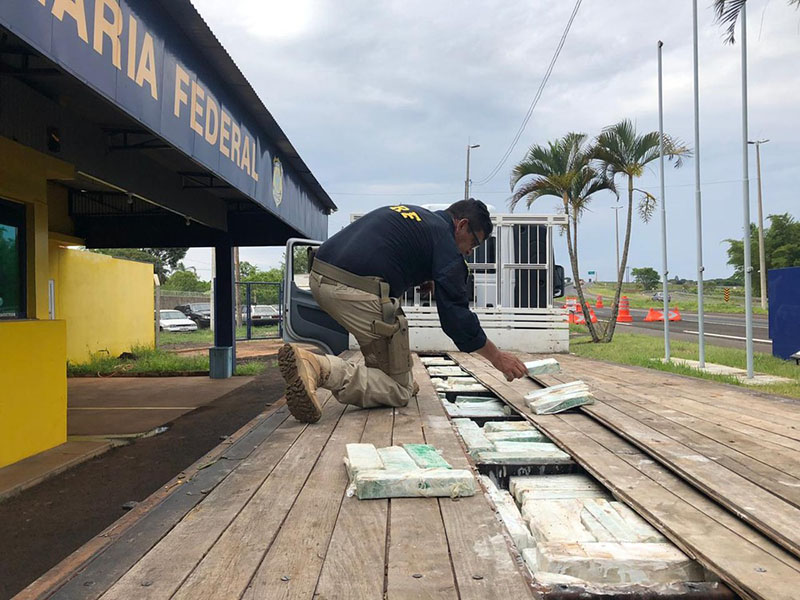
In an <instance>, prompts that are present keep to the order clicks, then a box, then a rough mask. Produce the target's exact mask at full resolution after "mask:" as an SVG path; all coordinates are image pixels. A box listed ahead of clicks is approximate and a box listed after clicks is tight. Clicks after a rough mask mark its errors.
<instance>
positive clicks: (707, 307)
mask: <svg viewBox="0 0 800 600" xmlns="http://www.w3.org/2000/svg"><path fill="white" fill-rule="evenodd" d="M660 289H661V288H659V289H658V290H655V291H649V292H643V291H642V290H640V289H639V288H638V286H636V285H633V284H625V285H623V286H622V295H623V296H627V297H628V300H629V301H630V306H631V308H644V309H647V308H658V307H660V306H661V304H662V303H661V302H657V301H655V300H653V299H652V295H653V294H654V293H655V292H656V291H660ZM615 292H616V288H615V287H614V286H613V285H612V284H607V283H602V282H601V283H591V284H589V285H588V286H584V296H585V297H586V301H587V302H589V304H590V305H591V306H592V307H593V306H594V303H595V301H596V299H597V298H596V297H597V296H598V295H599V296H602V297H603V303H604V304H605V306H606V307H610V306H611V302H612V301H613V299H614V294H615ZM670 295H671V296H672V301H671V302H670V303H669V304H670V306H671V307H673V308H674V307H676V306H677V307H678V308H679V309H680V310H683V311H686V312H697V295H696V294H689V293H687V292H682V291H676V290H670ZM703 311H704V312H709V313H731V314H744V299H743V298H741V297H736V296H732V297H731V300H730V302H725V301H724V300H723V298H722V294H721V293H716V292H715V293H713V294H705V295H704V301H703ZM753 313H754V314H757V315H766V314H768V311H766V310H764V309H763V308H761V307H760V306H753Z"/></svg>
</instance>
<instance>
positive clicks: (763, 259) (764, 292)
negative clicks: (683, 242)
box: [747, 140, 769, 310]
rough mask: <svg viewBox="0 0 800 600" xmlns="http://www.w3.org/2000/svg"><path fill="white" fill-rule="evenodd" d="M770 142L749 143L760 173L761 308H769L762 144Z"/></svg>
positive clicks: (759, 251)
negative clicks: (762, 182)
mask: <svg viewBox="0 0 800 600" xmlns="http://www.w3.org/2000/svg"><path fill="white" fill-rule="evenodd" d="M768 141H769V140H756V141H755V142H747V143H748V144H753V145H754V146H755V147H756V171H758V266H759V269H758V272H759V275H760V276H761V277H760V279H761V308H763V309H764V310H766V308H767V258H766V255H765V251H764V209H763V207H762V204H761V144H766V143H767V142H768Z"/></svg>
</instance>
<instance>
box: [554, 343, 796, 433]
mask: <svg viewBox="0 0 800 600" xmlns="http://www.w3.org/2000/svg"><path fill="white" fill-rule="evenodd" d="M559 360H560V362H561V363H562V367H565V368H566V370H567V371H569V368H570V366H571V365H578V364H581V365H582V367H581V369H580V370H581V371H582V372H587V373H589V372H596V373H609V374H614V375H617V376H619V377H621V378H623V379H625V380H626V381H628V382H633V381H637V380H638V381H639V382H640V383H639V385H647V386H650V387H655V388H656V389H657V388H658V387H660V386H668V388H669V389H676V388H677V389H680V390H682V391H684V392H689V395H690V396H692V397H693V398H696V400H697V401H698V402H702V403H704V404H707V405H709V406H713V407H718V406H720V405H723V406H725V407H727V408H730V409H732V410H735V411H737V412H741V413H742V414H749V415H752V416H756V417H759V418H762V419H765V420H769V421H771V422H774V423H775V424H788V425H791V426H792V428H793V429H794V431H800V413H799V412H798V409H800V403H798V401H797V400H794V399H791V398H782V397H780V396H772V395H766V394H764V393H762V392H758V391H756V390H752V389H741V388H739V387H737V386H733V385H730V384H725V383H717V382H713V381H707V380H704V379H700V378H698V377H689V376H686V375H678V374H675V373H666V372H664V371H657V370H653V369H645V368H643V367H633V366H628V365H618V364H614V363H607V362H605V361H597V360H592V359H578V358H577V357H574V356H568V355H563V357H560V358H559ZM726 401H727V402H726Z"/></svg>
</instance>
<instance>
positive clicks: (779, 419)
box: [556, 359, 800, 450]
mask: <svg viewBox="0 0 800 600" xmlns="http://www.w3.org/2000/svg"><path fill="white" fill-rule="evenodd" d="M571 360H572V359H571ZM562 362H565V361H563V360H562ZM578 364H580V363H575V362H574V360H573V362H569V363H568V366H567V367H566V369H565V370H564V371H563V372H562V373H561V374H560V376H556V379H559V380H561V379H563V378H566V379H567V380H570V379H582V380H584V381H585V382H587V383H594V384H596V385H600V386H604V385H605V384H606V383H608V382H609V380H611V382H612V383H616V384H617V385H621V386H623V387H625V388H626V389H630V390H635V391H636V392H637V393H639V394H642V395H647V394H650V395H652V393H651V391H652V390H663V389H669V391H670V394H669V395H668V396H667V395H660V396H659V401H660V402H664V403H665V404H666V403H672V404H675V403H680V404H681V405H682V406H684V407H686V408H687V409H689V408H691V410H690V411H689V412H691V413H692V414H698V415H699V414H701V413H703V414H710V415H713V417H714V418H715V419H722V418H726V419H728V421H729V422H730V423H731V424H734V423H735V424H736V425H737V426H739V427H740V426H741V424H742V423H745V424H747V425H750V426H751V427H754V428H758V429H760V430H762V431H766V432H767V434H761V433H759V434H758V435H759V437H763V436H764V435H767V436H769V439H770V440H771V441H773V442H775V443H777V444H779V445H783V446H787V447H790V448H792V449H794V450H800V443H798V441H799V440H800V426H797V425H792V424H791V422H788V424H787V421H786V420H785V418H784V417H785V415H782V416H775V415H771V414H769V413H764V412H763V411H753V410H752V407H751V406H749V405H740V404H738V403H735V404H733V405H730V404H724V403H723V402H722V401H720V400H719V399H718V398H721V397H722V396H723V393H726V392H727V391H728V390H725V389H724V388H723V389H719V390H717V391H715V392H711V393H709V394H699V393H698V389H697V388H696V387H694V382H695V381H698V380H697V379H694V380H692V379H690V378H686V377H676V378H674V379H672V380H670V379H667V377H668V376H666V375H664V374H663V373H662V374H660V375H659V376H657V378H655V379H653V376H652V375H650V374H649V373H648V370H647V369H640V371H641V372H638V371H634V372H627V371H626V372H624V373H618V372H617V370H616V369H606V365H605V364H604V363H603V364H602V369H599V370H598V369H596V368H594V366H595V365H591V364H590V365H583V366H582V367H580V368H579V369H578V370H576V365H578ZM562 366H563V365H562ZM650 372H651V373H652V371H650ZM656 373H661V372H659V371H656ZM642 378H644V379H643V380H642ZM687 379H689V381H687ZM667 384H668V387H666V388H665V385H667ZM738 393H741V394H744V393H745V392H738ZM751 393H752V392H751ZM754 397H755V398H758V397H757V396H754ZM707 398H717V399H714V400H711V401H709V400H708V399H707ZM701 399H703V400H701ZM774 404H777V405H778V406H780V407H781V409H782V410H783V407H784V404H783V403H780V402H776V403H774ZM786 409H787V410H790V411H795V412H796V411H797V409H800V406H798V407H796V408H792V407H791V405H789V406H786ZM680 410H682V409H680ZM754 414H755V415H756V416H753V415H754ZM790 416H791V415H790ZM737 431H741V432H742V433H745V434H750V433H751V431H742V430H741V429H737ZM779 436H780V437H779Z"/></svg>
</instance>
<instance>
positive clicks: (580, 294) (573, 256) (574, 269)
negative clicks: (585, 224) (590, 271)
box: [567, 210, 600, 342]
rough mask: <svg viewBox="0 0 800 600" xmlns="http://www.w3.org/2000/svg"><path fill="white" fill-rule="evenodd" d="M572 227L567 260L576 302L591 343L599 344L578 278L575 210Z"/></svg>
mask: <svg viewBox="0 0 800 600" xmlns="http://www.w3.org/2000/svg"><path fill="white" fill-rule="evenodd" d="M572 226H573V227H574V233H573V236H572V243H573V245H574V249H573V248H570V253H569V258H570V261H571V262H572V274H573V276H574V277H575V289H576V290H577V292H578V302H579V303H580V307H581V312H583V318H584V319H585V320H586V326H587V327H588V328H589V333H590V334H591V336H592V342H599V341H600V336H598V335H597V329H596V328H595V326H594V323H592V315H591V313H590V312H589V307H588V306H587V305H586V300H585V298H584V295H583V286H582V285H581V278H580V269H579V268H578V213H577V210H573V215H572ZM567 233H569V223H567ZM567 241H569V235H568V236H567Z"/></svg>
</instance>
